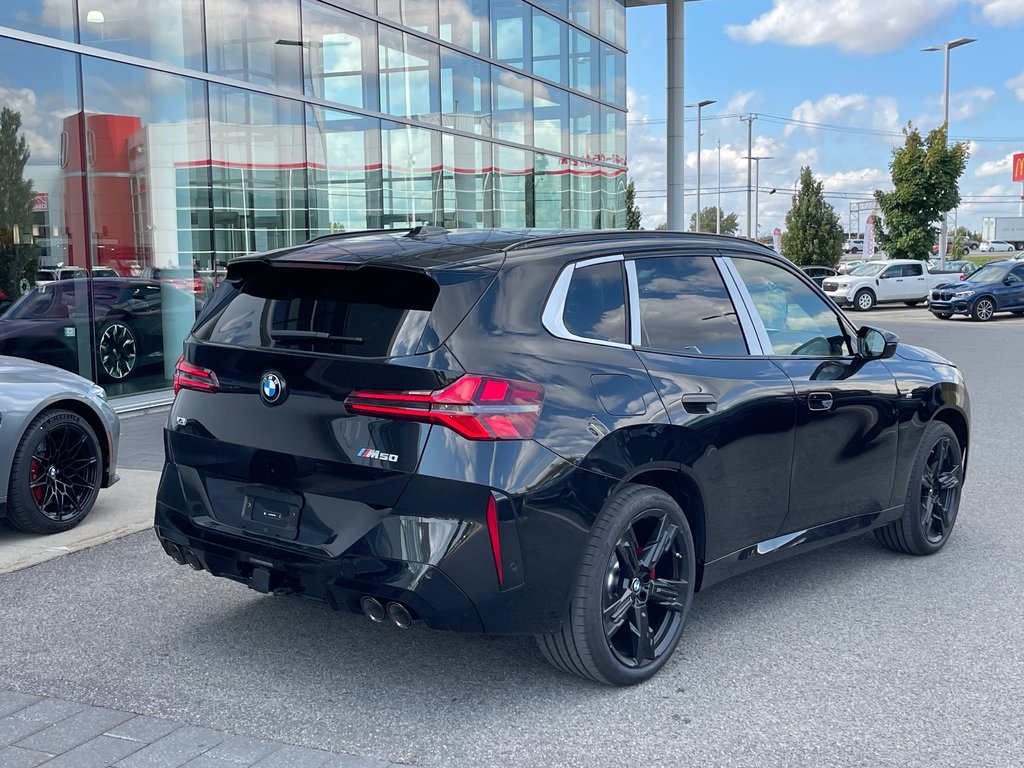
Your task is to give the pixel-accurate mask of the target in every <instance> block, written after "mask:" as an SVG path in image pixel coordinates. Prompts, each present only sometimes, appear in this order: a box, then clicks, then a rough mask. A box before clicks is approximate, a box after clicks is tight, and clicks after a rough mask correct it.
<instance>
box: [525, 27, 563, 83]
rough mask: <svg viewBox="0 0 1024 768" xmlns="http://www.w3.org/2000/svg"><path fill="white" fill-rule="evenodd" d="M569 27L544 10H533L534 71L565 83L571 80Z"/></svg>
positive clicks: (540, 75)
mask: <svg viewBox="0 0 1024 768" xmlns="http://www.w3.org/2000/svg"><path fill="white" fill-rule="evenodd" d="M567 50H569V27H567V26H566V24H565V22H562V21H559V20H558V19H556V18H554V17H553V16H549V15H548V14H546V13H544V12H543V11H538V10H536V9H534V11H533V73H534V74H535V75H537V76H538V77H546V78H547V79H548V80H554V81H555V82H556V83H562V84H563V85H565V84H568V82H569V66H568V65H569V62H568V59H567V58H566V55H565V53H566V51H567Z"/></svg>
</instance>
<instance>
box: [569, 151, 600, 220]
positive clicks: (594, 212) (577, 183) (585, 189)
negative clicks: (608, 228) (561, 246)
mask: <svg viewBox="0 0 1024 768" xmlns="http://www.w3.org/2000/svg"><path fill="white" fill-rule="evenodd" d="M570 169H571V176H572V223H571V226H572V227H573V229H600V228H601V197H602V195H603V192H604V181H603V178H604V177H603V176H602V175H601V166H599V165H594V164H593V163H584V162H580V161H578V160H573V161H571V162H570Z"/></svg>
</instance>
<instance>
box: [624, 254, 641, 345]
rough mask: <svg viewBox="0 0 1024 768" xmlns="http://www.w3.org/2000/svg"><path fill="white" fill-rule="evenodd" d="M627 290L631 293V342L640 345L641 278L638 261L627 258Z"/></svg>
mask: <svg viewBox="0 0 1024 768" xmlns="http://www.w3.org/2000/svg"><path fill="white" fill-rule="evenodd" d="M626 291H627V292H628V294H629V343H630V344H631V345H633V346H634V347H639V346H640V339H641V337H640V280H639V278H637V276H636V261H635V260H633V259H627V260H626Z"/></svg>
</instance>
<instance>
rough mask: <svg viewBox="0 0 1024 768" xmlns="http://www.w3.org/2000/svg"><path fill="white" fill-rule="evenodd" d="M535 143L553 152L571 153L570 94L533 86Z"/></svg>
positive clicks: (543, 85) (537, 85) (549, 87)
mask: <svg viewBox="0 0 1024 768" xmlns="http://www.w3.org/2000/svg"><path fill="white" fill-rule="evenodd" d="M533 143H534V146H536V147H538V148H539V149H549V150H551V151H552V152H568V151H569V94H568V93H567V92H566V91H562V90H559V89H558V88H553V87H551V86H549V85H546V84H545V83H534V84H533Z"/></svg>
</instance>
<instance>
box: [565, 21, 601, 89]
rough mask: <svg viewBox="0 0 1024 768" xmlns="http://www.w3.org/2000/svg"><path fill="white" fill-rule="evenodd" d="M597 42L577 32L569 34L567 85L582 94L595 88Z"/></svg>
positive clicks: (573, 31)
mask: <svg viewBox="0 0 1024 768" xmlns="http://www.w3.org/2000/svg"><path fill="white" fill-rule="evenodd" d="M597 72H598V66H597V41H595V40H594V39H593V38H592V37H590V35H585V34H583V33H582V32H579V31H578V30H575V29H574V30H571V31H570V32H569V85H570V86H572V87H573V88H575V89H576V90H578V91H583V93H591V94H592V93H594V91H595V89H596V87H597Z"/></svg>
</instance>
